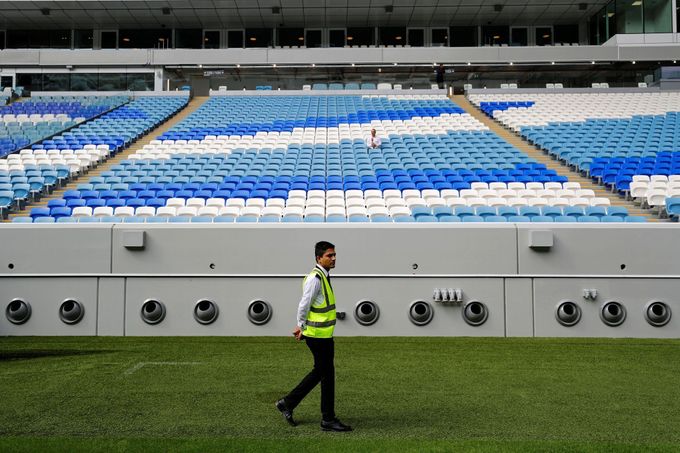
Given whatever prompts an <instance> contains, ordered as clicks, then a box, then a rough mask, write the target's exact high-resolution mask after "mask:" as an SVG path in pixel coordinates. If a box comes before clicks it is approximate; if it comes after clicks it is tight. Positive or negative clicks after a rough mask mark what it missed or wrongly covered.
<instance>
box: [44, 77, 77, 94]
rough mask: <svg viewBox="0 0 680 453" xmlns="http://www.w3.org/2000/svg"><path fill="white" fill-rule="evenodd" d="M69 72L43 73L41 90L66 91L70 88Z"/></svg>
mask: <svg viewBox="0 0 680 453" xmlns="http://www.w3.org/2000/svg"><path fill="white" fill-rule="evenodd" d="M70 79H71V74H43V90H45V91H68V90H70V89H71V83H70Z"/></svg>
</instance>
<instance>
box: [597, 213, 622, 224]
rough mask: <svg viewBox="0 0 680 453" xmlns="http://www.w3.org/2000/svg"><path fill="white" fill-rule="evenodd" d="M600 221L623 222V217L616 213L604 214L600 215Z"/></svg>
mask: <svg viewBox="0 0 680 453" xmlns="http://www.w3.org/2000/svg"><path fill="white" fill-rule="evenodd" d="M600 222H602V223H617V222H624V217H619V216H616V215H605V216H602V217H600Z"/></svg>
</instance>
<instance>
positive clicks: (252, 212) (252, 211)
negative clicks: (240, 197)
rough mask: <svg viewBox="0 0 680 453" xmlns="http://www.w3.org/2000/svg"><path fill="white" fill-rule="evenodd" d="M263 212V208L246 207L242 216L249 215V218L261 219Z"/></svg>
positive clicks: (242, 210) (242, 209) (242, 211)
mask: <svg viewBox="0 0 680 453" xmlns="http://www.w3.org/2000/svg"><path fill="white" fill-rule="evenodd" d="M261 211H262V208H261V207H259V206H244V207H243V208H241V215H242V216H244V215H248V216H254V217H260V212H261Z"/></svg>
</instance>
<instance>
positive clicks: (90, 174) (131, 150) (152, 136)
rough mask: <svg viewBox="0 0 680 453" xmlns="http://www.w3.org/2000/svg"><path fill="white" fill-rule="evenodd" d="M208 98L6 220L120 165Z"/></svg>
mask: <svg viewBox="0 0 680 453" xmlns="http://www.w3.org/2000/svg"><path fill="white" fill-rule="evenodd" d="M208 99H209V98H208V97H207V96H203V97H194V98H193V99H192V100H191V101H189V103H188V104H187V106H186V107H184V109H182V110H180V111H179V112H178V113H177V114H176V115H175V116H173V117H172V118H170V119H169V120H168V121H166V122H165V123H163V124H161V125H160V126H158V127H157V128H156V129H154V130H152V131H151V132H149V133H148V134H147V135H145V136H144V137H142V138H141V139H139V140H137V141H136V142H135V143H133V144H132V146H130V147H129V148H127V149H125V150H124V151H122V152H120V153H118V154H117V155H116V156H114V157H112V158H110V159H109V160H107V161H106V162H104V163H103V164H101V165H99V166H98V167H96V168H94V169H92V170H90V171H89V172H88V173H86V174H84V175H80V176H79V177H78V178H76V179H73V180H71V181H70V182H69V183H68V184H67V185H66V186H64V187H62V188H60V189H57V190H55V191H54V192H52V193H51V194H50V195H48V196H45V197H43V198H42V199H41V200H40V201H39V202H37V203H32V204H30V205H28V206H27V208H26V209H25V210H23V211H20V212H16V213H13V214H10V216H9V219H8V220H6V222H11V221H12V219H13V218H14V217H24V216H27V215H28V214H29V213H30V211H31V209H32V208H40V207H46V206H47V203H48V202H49V201H50V200H54V199H59V198H62V195H63V194H64V192H65V191H67V190H75V189H76V187H77V186H78V184H82V183H86V182H87V181H88V180H89V179H90V178H91V177H93V176H99V175H101V174H102V172H105V171H108V170H109V169H110V168H111V167H113V166H115V165H118V164H119V163H120V161H122V160H125V159H127V158H128V156H130V155H131V154H134V153H135V152H137V150H139V149H141V148H143V147H144V145H147V144H148V143H150V142H151V140H154V139H155V138H156V137H158V136H159V135H161V134H163V133H164V132H167V131H168V130H170V129H171V128H172V127H174V126H175V125H176V124H178V123H179V122H181V121H182V120H184V119H186V117H188V116H189V115H191V114H192V113H193V112H195V111H196V110H197V109H198V108H199V107H200V106H201V105H203V103H204V102H206V101H207V100H208Z"/></svg>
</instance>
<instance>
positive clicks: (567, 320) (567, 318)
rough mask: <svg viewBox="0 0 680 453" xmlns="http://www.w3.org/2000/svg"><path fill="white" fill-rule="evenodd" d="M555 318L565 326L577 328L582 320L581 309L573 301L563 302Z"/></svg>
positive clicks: (558, 307)
mask: <svg viewBox="0 0 680 453" xmlns="http://www.w3.org/2000/svg"><path fill="white" fill-rule="evenodd" d="M555 317H556V318H557V322H559V323H560V324H562V325H563V326H566V327H571V326H575V325H576V324H578V322H579V321H580V320H581V307H579V306H578V305H576V304H575V303H574V302H571V301H566V302H562V303H560V304H559V305H558V306H557V310H556V311H555Z"/></svg>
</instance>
